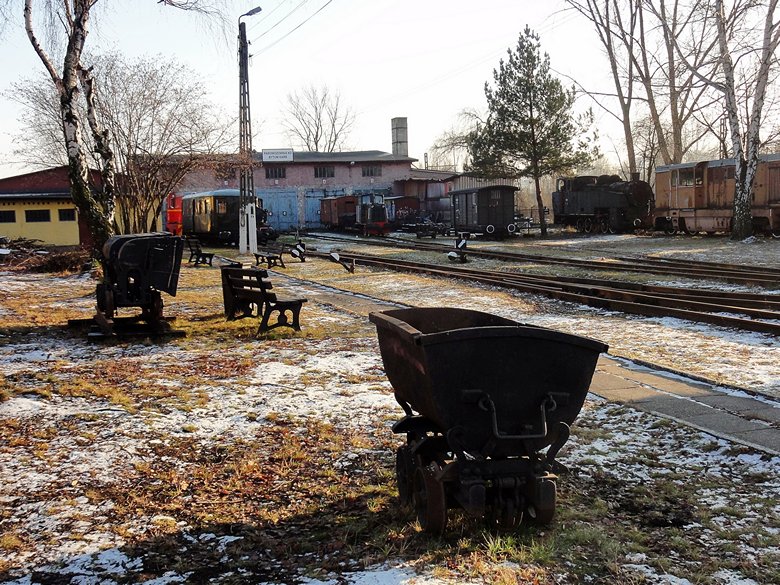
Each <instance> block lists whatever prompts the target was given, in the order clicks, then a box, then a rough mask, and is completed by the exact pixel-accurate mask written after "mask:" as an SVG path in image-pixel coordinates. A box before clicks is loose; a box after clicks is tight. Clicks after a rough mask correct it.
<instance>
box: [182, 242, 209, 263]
mask: <svg viewBox="0 0 780 585" xmlns="http://www.w3.org/2000/svg"><path fill="white" fill-rule="evenodd" d="M184 240H185V241H186V242H187V248H188V249H189V251H190V259H189V260H187V263H190V262H195V266H197V265H198V264H208V265H209V266H212V264H211V263H212V262H213V261H214V254H212V253H211V252H204V251H203V249H202V248H201V247H200V242H199V241H198V238H196V237H193V236H187V237H186V238H185V239H184Z"/></svg>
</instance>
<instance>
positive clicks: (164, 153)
mask: <svg viewBox="0 0 780 585" xmlns="http://www.w3.org/2000/svg"><path fill="white" fill-rule="evenodd" d="M90 60H91V62H92V63H93V65H92V67H93V71H94V73H95V75H97V76H99V77H100V79H101V80H102V85H103V88H104V92H103V96H102V97H101V98H100V99H98V100H96V102H95V108H96V111H97V116H98V117H99V118H100V119H101V120H103V123H104V124H105V128H106V131H107V132H108V133H109V137H110V140H111V144H112V145H113V150H114V159H115V164H116V170H117V180H116V181H115V185H114V196H115V199H116V201H117V206H116V212H115V215H116V221H115V229H116V230H117V231H118V232H124V233H143V232H148V231H156V230H157V229H160V228H161V227H162V226H159V225H157V224H156V223H154V221H155V219H156V218H157V217H159V215H160V213H161V211H162V204H163V201H164V199H165V197H166V196H167V195H168V194H169V193H171V192H172V191H174V190H175V189H176V188H177V185H178V183H179V182H180V181H181V179H182V178H183V177H184V176H185V175H186V174H187V173H188V172H190V171H192V170H193V169H196V168H202V167H207V166H208V167H213V166H215V165H217V164H218V163H220V162H224V160H223V159H224V158H225V156H226V155H224V154H221V153H223V152H224V151H225V150H226V149H227V147H228V146H235V136H234V134H235V132H233V131H232V130H233V125H234V123H235V120H232V119H226V118H224V117H221V116H220V114H219V113H218V109H217V107H216V106H215V105H213V104H211V102H210V101H209V100H208V95H207V92H206V91H205V89H204V87H205V85H204V84H203V83H202V81H201V80H200V79H199V78H198V75H197V74H196V73H195V72H194V71H192V70H190V69H189V68H188V67H185V66H183V65H181V64H180V63H178V62H177V61H176V60H174V59H170V58H165V57H163V56H160V55H158V56H154V57H140V58H136V59H132V60H127V59H126V58H124V57H123V56H122V55H120V54H118V53H110V54H107V55H101V56H98V57H92V58H91V59H90ZM5 95H6V97H8V98H9V99H12V100H14V101H16V102H17V103H18V104H19V105H20V106H21V107H22V110H21V114H20V117H19V123H20V130H19V132H18V135H17V137H18V140H16V141H15V143H16V144H17V145H18V146H17V147H16V148H15V149H14V155H15V157H16V159H17V160H21V161H24V163H26V164H27V165H29V166H33V167H40V168H46V167H51V166H60V165H66V164H67V163H68V161H67V153H66V151H65V148H64V139H63V135H62V130H61V122H60V113H59V98H58V96H57V94H56V93H55V92H54V91H53V88H52V86H51V84H50V83H48V84H47V83H46V79H40V78H39V77H33V78H28V79H23V80H21V81H18V82H16V83H14V84H13V85H12V86H11V90H10V91H8V92H6V93H5ZM79 110H80V111H81V114H82V116H85V113H84V108H83V106H80V107H79ZM85 151H86V152H87V153H88V156H89V157H90V159H91V160H90V163H91V164H92V165H99V163H100V160H99V155H98V156H97V158H96V156H95V148H94V146H93V144H92V140H91V138H90V137H89V136H86V137H85Z"/></svg>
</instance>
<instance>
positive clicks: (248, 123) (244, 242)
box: [238, 6, 262, 254]
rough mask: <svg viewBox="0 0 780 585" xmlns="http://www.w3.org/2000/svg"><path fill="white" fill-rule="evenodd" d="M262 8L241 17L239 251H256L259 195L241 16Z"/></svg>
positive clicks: (244, 38)
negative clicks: (257, 194) (253, 151)
mask: <svg viewBox="0 0 780 585" xmlns="http://www.w3.org/2000/svg"><path fill="white" fill-rule="evenodd" d="M261 10H262V8H260V7H259V6H257V7H255V8H253V9H252V10H250V11H249V12H247V13H245V14H242V15H241V16H239V17H238V86H239V87H238V153H239V164H240V166H241V174H240V177H241V178H240V181H239V196H238V200H239V212H238V213H239V216H238V217H239V221H238V231H239V234H238V250H239V253H241V254H246V253H248V252H252V253H254V252H257V215H256V210H255V204H256V201H257V197H256V196H255V178H254V169H253V168H252V117H251V114H250V109H249V43H248V42H247V40H246V23H243V22H241V19H242V18H244V17H245V16H253V15H255V14H257V13H258V12H260V11H261Z"/></svg>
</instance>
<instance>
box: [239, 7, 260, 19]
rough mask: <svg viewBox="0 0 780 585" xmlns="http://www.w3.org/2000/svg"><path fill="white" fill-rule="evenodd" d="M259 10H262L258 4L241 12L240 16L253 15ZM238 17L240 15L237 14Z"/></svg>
mask: <svg viewBox="0 0 780 585" xmlns="http://www.w3.org/2000/svg"><path fill="white" fill-rule="evenodd" d="M261 10H262V8H261V7H260V6H255V7H254V8H252V10H250V11H249V12H247V13H245V14H242V15H241V16H254V15H255V14H257V13H258V12H260V11H261ZM239 18H241V17H240V16H239Z"/></svg>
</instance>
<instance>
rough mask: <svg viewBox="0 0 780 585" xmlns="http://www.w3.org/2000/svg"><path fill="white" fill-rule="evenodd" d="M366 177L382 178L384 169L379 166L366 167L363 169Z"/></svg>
mask: <svg viewBox="0 0 780 585" xmlns="http://www.w3.org/2000/svg"><path fill="white" fill-rule="evenodd" d="M363 176H364V177H381V176H382V167H381V166H379V165H366V166H364V167H363Z"/></svg>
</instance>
